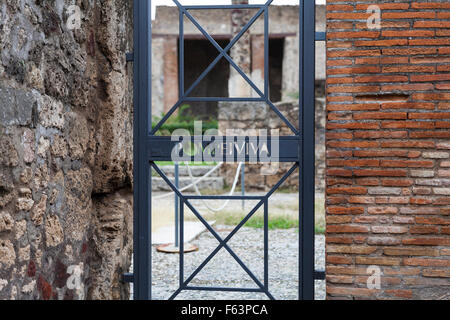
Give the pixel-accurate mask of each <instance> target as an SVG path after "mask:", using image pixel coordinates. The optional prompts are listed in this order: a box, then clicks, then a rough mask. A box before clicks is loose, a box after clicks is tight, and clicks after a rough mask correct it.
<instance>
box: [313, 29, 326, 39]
mask: <svg viewBox="0 0 450 320" xmlns="http://www.w3.org/2000/svg"><path fill="white" fill-rule="evenodd" d="M326 38H327V33H326V32H319V31H316V41H325V40H326Z"/></svg>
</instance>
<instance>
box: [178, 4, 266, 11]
mask: <svg viewBox="0 0 450 320" xmlns="http://www.w3.org/2000/svg"><path fill="white" fill-rule="evenodd" d="M263 7H264V5H263V4H233V5H226V4H225V5H210V6H183V8H185V9H186V10H214V9H260V8H263Z"/></svg>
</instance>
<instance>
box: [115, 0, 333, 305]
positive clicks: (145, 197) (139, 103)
mask: <svg viewBox="0 0 450 320" xmlns="http://www.w3.org/2000/svg"><path fill="white" fill-rule="evenodd" d="M173 1H174V2H175V4H176V5H177V6H178V8H179V9H180V35H179V37H180V53H179V54H180V79H179V80H180V99H179V101H178V102H177V104H175V105H174V107H173V108H172V109H171V110H170V112H169V113H168V114H167V115H166V116H165V117H164V118H163V119H162V120H161V122H160V123H159V124H158V125H157V126H156V127H155V128H153V129H152V127H151V123H152V121H151V117H152V115H151V89H152V88H151V74H152V70H151V52H152V51H151V50H152V48H151V43H152V42H151V40H152V29H151V0H135V1H134V52H133V53H132V54H129V55H127V60H128V61H134V129H133V130H134V141H133V144H134V168H133V172H134V222H133V228H134V235H133V241H134V253H133V255H134V270H133V274H125V275H124V281H126V282H133V283H134V299H135V300H151V298H152V294H151V283H152V281H151V248H152V245H151V169H150V168H151V167H153V168H154V169H155V170H156V171H157V172H158V173H159V174H160V175H161V177H162V178H163V179H164V180H165V181H166V182H167V183H168V184H169V186H170V187H171V188H172V189H173V190H174V192H175V193H176V194H177V195H178V196H179V197H180V202H181V206H180V209H181V212H180V216H181V219H183V218H182V217H183V208H184V205H187V206H188V207H189V208H190V209H191V210H192V211H193V212H194V214H195V215H196V216H197V217H198V218H199V220H200V221H201V222H203V223H204V224H205V226H206V227H207V229H208V230H209V231H210V232H212V234H213V235H214V236H215V237H216V239H217V240H218V241H219V243H220V244H219V246H218V247H217V248H216V250H214V251H213V253H212V254H211V255H210V256H209V257H208V259H206V260H205V261H204V263H202V265H200V266H199V268H197V270H196V271H195V272H194V274H193V275H191V277H189V278H188V280H187V282H186V281H184V273H183V269H184V268H183V261H184V260H183V254H182V253H183V228H182V226H183V221H182V220H181V227H180V237H181V240H180V247H181V248H180V249H181V250H180V252H181V254H180V288H179V289H178V290H177V292H175V293H174V295H172V297H171V298H175V297H176V295H177V294H178V293H179V292H180V291H181V290H213V291H247V292H264V293H266V294H267V296H268V297H269V298H271V299H273V296H272V295H271V294H270V292H269V290H268V265H267V261H268V250H267V244H268V243H267V241H268V237H267V236H268V227H267V223H268V199H269V197H270V195H271V194H272V193H273V192H275V191H276V189H277V188H278V187H279V186H280V185H281V184H282V183H283V182H284V181H285V180H286V179H287V178H288V177H289V175H290V174H292V173H293V172H294V171H295V170H296V169H297V167H298V168H299V172H300V173H303V174H299V234H300V235H299V274H298V277H299V288H298V290H299V299H300V300H313V299H314V280H315V279H324V277H325V273H324V272H323V271H315V270H314V240H315V238H314V235H315V234H314V200H315V199H314V192H315V188H314V183H315V180H314V175H315V165H314V160H315V137H314V128H315V122H314V121H315V120H314V119H315V92H314V89H315V41H316V40H324V39H323V38H324V37H323V34H318V35H316V32H315V0H299V2H300V4H299V10H300V12H299V23H300V32H299V33H300V34H299V75H300V79H299V105H300V108H299V113H300V114H299V128H300V130H297V129H296V128H295V127H294V126H292V124H290V123H289V121H288V120H287V119H286V118H285V117H284V116H283V115H282V114H281V112H279V110H278V109H277V108H276V107H275V106H274V105H273V103H272V102H270V100H269V98H268V84H269V82H268V81H269V80H268V72H267V70H268V66H269V59H268V39H269V27H268V25H269V21H268V20H269V19H268V17H269V14H268V11H269V10H268V8H269V6H270V4H271V3H272V1H273V0H266V1H267V2H266V3H265V4H264V5H223V6H218V5H210V6H182V5H181V4H180V3H179V2H178V1H177V0H173ZM248 8H253V9H255V8H256V9H259V11H258V14H257V15H256V16H254V17H253V19H252V20H251V21H250V22H249V23H248V24H247V25H246V26H245V27H244V29H243V30H241V32H240V33H239V34H238V35H237V36H236V38H235V39H234V40H232V41H231V42H230V44H229V45H228V46H227V47H226V48H225V49H222V48H221V47H220V46H218V44H217V43H216V42H215V41H214V39H212V37H211V36H209V34H208V33H207V32H206V31H205V30H204V29H203V28H202V27H201V26H200V25H199V24H198V23H197V22H196V21H195V19H193V17H192V16H191V15H190V14H189V10H197V9H248ZM262 14H264V29H265V36H264V38H265V41H264V42H265V44H264V46H265V50H264V51H265V72H264V78H265V81H264V93H263V92H261V91H259V89H258V88H257V87H256V86H255V85H254V84H253V82H252V81H251V80H250V79H248V78H247V76H246V75H245V74H244V73H243V72H242V70H241V69H240V68H239V67H238V66H236V65H235V63H234V62H233V61H232V59H231V58H230V57H229V56H228V53H227V52H228V51H229V50H230V48H231V47H232V46H233V44H234V43H236V42H237V41H238V40H239V38H240V37H241V36H242V35H243V34H244V33H245V31H246V30H248V28H250V26H251V24H253V22H255V21H256V20H257V19H258V18H259V16H261V15H262ZM184 16H186V17H188V18H189V19H190V20H191V21H192V22H193V23H194V25H196V26H197V28H198V29H199V30H200V31H201V32H202V33H203V34H204V35H205V37H206V38H207V39H208V40H210V42H211V43H212V44H213V45H214V46H215V47H216V48H217V50H218V51H219V53H220V54H219V56H218V57H217V58H216V60H217V61H216V60H215V61H216V62H218V61H219V60H220V59H221V58H222V57H224V58H226V59H227V60H228V61H229V62H230V64H231V65H232V66H233V67H234V68H235V69H236V70H237V71H238V72H239V73H240V74H241V76H243V77H244V79H245V80H247V82H248V83H249V84H250V86H252V87H253V89H254V90H255V91H256V92H257V93H258V94H259V95H260V98H209V97H204V98H193V97H188V94H189V93H190V92H191V91H192V89H193V88H194V87H195V85H196V84H198V83H199V82H200V81H201V79H202V76H203V77H204V76H205V75H206V74H207V73H208V72H209V71H210V70H211V69H212V68H213V67H214V65H213V64H211V65H210V66H209V67H208V68H207V69H206V70H205V71H204V73H203V74H202V75H201V76H200V77H199V79H198V80H197V81H196V82H195V83H194V84H193V85H192V86H191V88H190V89H188V90H187V91H186V92H185V91H184V88H185V87H184V45H183V44H184V35H183V19H184ZM186 101H264V102H266V103H267V104H269V106H270V107H271V108H272V110H273V111H274V112H276V113H277V114H278V115H279V116H280V118H281V119H282V120H283V121H284V122H285V123H286V124H287V125H288V126H289V127H290V128H291V130H292V131H293V132H294V134H295V135H294V136H285V137H280V142H279V143H280V155H279V156H280V162H295V164H294V166H293V167H292V168H291V169H290V170H289V172H288V173H286V174H285V176H284V177H283V178H282V179H281V180H280V182H279V183H278V184H277V185H276V186H275V187H274V188H273V189H272V190H271V191H270V192H269V193H268V194H267V195H266V196H263V197H248V196H247V197H245V199H252V200H259V203H258V205H257V206H256V207H255V208H254V209H253V210H252V211H251V212H250V213H249V214H248V215H247V217H246V218H245V219H244V220H243V221H242V222H241V223H240V224H239V225H238V226H237V227H236V229H234V231H233V232H232V233H231V234H230V235H229V236H227V237H226V238H225V239H221V238H220V236H219V235H218V234H217V233H216V232H215V231H214V230H213V229H212V227H211V226H209V225H208V223H207V222H206V221H205V220H204V219H203V218H202V217H201V215H200V214H199V213H198V212H197V210H195V208H194V207H193V206H192V205H191V204H190V203H189V200H190V199H198V198H200V197H198V196H185V195H183V194H182V193H181V192H179V190H178V189H177V188H176V187H175V186H174V185H173V184H172V183H171V182H170V180H169V179H168V178H167V177H166V176H165V174H164V173H163V172H162V171H161V170H160V169H159V168H158V166H157V165H156V164H155V163H154V162H155V161H160V160H170V154H171V150H172V148H173V147H174V146H175V144H176V142H172V141H171V137H161V136H155V135H154V134H155V133H156V131H158V129H159V128H160V126H161V125H162V124H163V122H164V121H165V120H167V118H168V117H169V116H170V115H171V114H172V113H173V112H174V111H175V110H176V109H177V107H178V106H180V105H181V104H182V102H186ZM201 198H204V199H229V198H231V199H234V200H239V199H243V198H244V197H243V196H232V197H222V196H206V197H201ZM261 206H264V220H265V223H264V224H265V226H264V235H265V237H264V267H265V268H264V281H263V282H264V283H261V282H259V280H258V279H257V278H256V277H255V276H254V275H253V274H252V273H251V272H250V270H249V269H248V268H247V267H246V266H245V265H244V264H243V263H242V261H241V260H240V259H239V257H237V256H236V255H235V254H234V252H233V251H232V250H231V249H230V248H229V247H228V246H227V244H226V243H227V241H228V240H229V239H230V238H231V237H232V236H233V235H234V234H235V233H236V232H237V230H239V228H240V227H242V226H243V225H244V224H245V222H246V221H247V220H248V219H250V217H251V216H252V214H253V213H254V212H256V210H257V209H258V208H259V207H261ZM222 247H223V248H225V249H226V250H227V251H228V252H229V253H230V254H231V255H232V256H233V257H234V258H235V259H236V261H237V262H238V263H239V264H240V265H241V267H242V268H243V269H244V270H245V271H246V272H247V273H248V274H249V275H250V277H251V278H252V279H253V280H254V281H255V282H256V283H257V284H258V286H259V288H255V289H253V288H250V289H243V288H210V287H191V286H188V285H187V283H188V282H189V281H190V280H192V278H193V277H194V276H195V274H196V273H198V272H199V271H200V270H201V268H202V267H203V266H204V265H206V263H207V262H208V261H209V259H211V258H212V257H213V256H214V254H215V253H217V252H218V251H219V250H220V249H221V248H222Z"/></svg>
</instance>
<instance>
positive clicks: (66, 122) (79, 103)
mask: <svg viewBox="0 0 450 320" xmlns="http://www.w3.org/2000/svg"><path fill="white" fill-rule="evenodd" d="M73 4H75V5H77V6H78V7H79V8H80V10H81V26H80V27H79V28H78V27H77V26H76V27H75V28H74V29H73V30H72V29H71V26H72V25H69V26H68V25H67V23H68V22H69V23H70V21H71V18H73V16H72V14H73V12H72V11H68V9H69V6H70V5H73ZM131 4H132V2H131V1H128V0H114V1H106V0H95V1H85V0H76V1H73V0H71V1H69V0H54V1H32V0H5V1H1V3H0V299H46V300H48V299H119V298H123V299H126V298H127V297H128V286H126V285H123V284H122V283H121V282H120V279H119V277H120V275H121V274H122V273H123V272H124V271H126V270H127V269H128V268H129V264H130V260H131V252H132V237H131V232H132V230H131V227H132V223H131V219H132V193H131V181H132V100H131V99H132V95H131V94H130V92H131V90H132V83H131V81H130V79H132V77H130V76H129V75H130V71H131V69H130V66H127V64H126V61H125V52H127V51H131V50H130V48H131V47H132V31H131V30H132V9H131Z"/></svg>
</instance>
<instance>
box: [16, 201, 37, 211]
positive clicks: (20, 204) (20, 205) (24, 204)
mask: <svg viewBox="0 0 450 320" xmlns="http://www.w3.org/2000/svg"><path fill="white" fill-rule="evenodd" d="M33 205H34V201H33V199H29V198H18V199H17V202H16V210H17V211H30V210H31V208H33Z"/></svg>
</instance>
